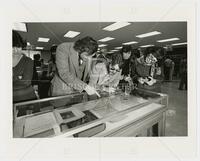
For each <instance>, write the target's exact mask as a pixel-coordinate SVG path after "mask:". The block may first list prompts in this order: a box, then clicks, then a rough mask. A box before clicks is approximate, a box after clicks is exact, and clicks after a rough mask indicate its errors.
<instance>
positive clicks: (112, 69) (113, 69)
mask: <svg viewBox="0 0 200 161" xmlns="http://www.w3.org/2000/svg"><path fill="white" fill-rule="evenodd" d="M110 71H112V72H114V71H116V72H120V70H119V69H115V68H113V67H111V68H110Z"/></svg>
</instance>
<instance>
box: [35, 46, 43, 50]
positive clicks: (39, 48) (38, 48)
mask: <svg viewBox="0 0 200 161" xmlns="http://www.w3.org/2000/svg"><path fill="white" fill-rule="evenodd" d="M35 49H37V50H43V49H44V47H36V48H35Z"/></svg>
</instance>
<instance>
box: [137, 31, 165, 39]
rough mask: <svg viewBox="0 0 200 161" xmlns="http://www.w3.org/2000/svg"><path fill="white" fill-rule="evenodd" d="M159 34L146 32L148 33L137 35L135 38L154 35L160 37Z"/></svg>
mask: <svg viewBox="0 0 200 161" xmlns="http://www.w3.org/2000/svg"><path fill="white" fill-rule="evenodd" d="M160 34H161V32H158V31H152V32H148V33H145V34H141V35H137V36H136V37H138V38H145V37H149V36H155V35H160Z"/></svg>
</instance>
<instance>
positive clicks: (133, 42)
mask: <svg viewBox="0 0 200 161" xmlns="http://www.w3.org/2000/svg"><path fill="white" fill-rule="evenodd" d="M137 43H138V42H137V41H130V42H125V43H123V45H131V44H137Z"/></svg>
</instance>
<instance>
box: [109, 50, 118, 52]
mask: <svg viewBox="0 0 200 161" xmlns="http://www.w3.org/2000/svg"><path fill="white" fill-rule="evenodd" d="M110 51H112V52H116V51H118V50H110Z"/></svg>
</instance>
